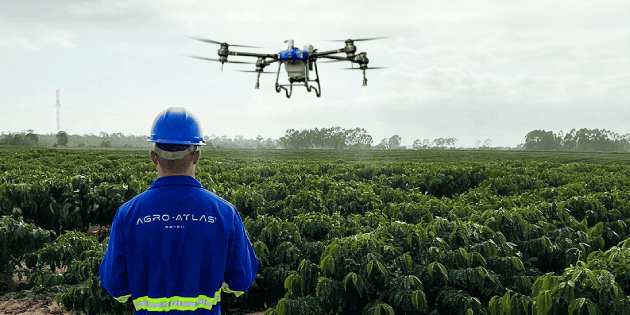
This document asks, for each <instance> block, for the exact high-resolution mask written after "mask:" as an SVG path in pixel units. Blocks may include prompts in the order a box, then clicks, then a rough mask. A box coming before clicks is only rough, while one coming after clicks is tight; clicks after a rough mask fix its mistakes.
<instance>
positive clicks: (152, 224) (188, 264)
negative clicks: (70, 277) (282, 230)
mask: <svg viewBox="0 0 630 315" xmlns="http://www.w3.org/2000/svg"><path fill="white" fill-rule="evenodd" d="M148 141H151V142H153V143H154V147H153V150H152V151H151V152H150V158H151V162H152V163H153V164H154V165H155V166H156V167H157V173H158V178H157V179H156V180H155V181H154V182H153V184H152V185H151V187H149V189H148V190H147V191H145V192H144V193H142V194H140V195H138V196H136V197H134V198H133V199H131V200H129V201H128V202H126V203H125V204H124V205H122V206H121V207H120V208H119V209H118V211H117V212H116V216H115V217H114V222H113V224H112V228H111V231H110V237H109V243H108V247H107V252H106V254H105V257H104V258H103V262H102V263H101V265H100V269H99V275H100V278H101V285H102V286H103V288H105V290H107V292H109V294H111V295H112V296H113V297H114V298H116V299H117V300H118V301H119V302H121V303H125V302H127V300H128V299H129V298H130V297H131V300H132V301H133V304H134V306H135V309H136V314H154V313H155V312H168V314H169V315H170V314H180V313H181V314H220V313H221V307H220V303H219V302H220V301H221V291H223V292H229V293H235V294H236V295H237V296H239V295H241V294H243V292H244V291H246V290H247V289H248V288H249V287H250V286H251V284H252V283H253V281H254V278H255V277H256V271H257V269H258V260H257V259H256V256H255V254H254V250H253V248H252V245H251V243H250V241H249V239H248V237H247V234H246V232H245V228H244V227H243V222H242V221H241V217H240V216H239V214H238V212H237V211H236V209H235V208H234V206H233V205H231V204H230V203H228V202H227V201H225V200H223V199H221V198H219V197H218V196H216V195H214V194H212V193H211V192H209V191H207V190H206V189H204V188H203V186H202V185H201V184H200V183H199V182H198V181H197V180H196V179H195V178H194V176H195V167H196V166H197V162H198V161H199V155H200V152H199V150H198V149H197V147H198V146H200V145H205V142H204V140H203V133H202V131H201V125H200V124H199V120H198V119H197V118H196V117H195V116H193V115H192V113H190V112H189V111H187V110H186V109H184V108H176V107H171V108H169V109H167V110H165V111H163V112H162V113H160V114H159V115H158V116H157V117H156V118H155V121H154V122H153V127H152V128H151V136H150V137H149V139H148Z"/></svg>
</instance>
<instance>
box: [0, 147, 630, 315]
mask: <svg viewBox="0 0 630 315" xmlns="http://www.w3.org/2000/svg"><path fill="white" fill-rule="evenodd" d="M230 154H236V155H240V156H241V157H238V156H237V157H232V156H230ZM256 154H257V155H255V154H253V153H250V152H249V151H248V152H245V151H243V152H241V151H229V152H228V151H225V152H224V151H213V152H212V154H208V155H211V156H209V157H206V156H205V154H202V159H201V160H200V162H199V165H198V167H197V172H196V178H197V179H198V180H199V182H200V183H201V184H202V185H204V187H205V188H207V189H208V190H210V191H213V192H214V193H216V194H217V195H219V196H221V197H222V198H224V199H226V200H227V201H229V202H231V203H232V204H234V205H235V206H236V207H237V209H238V210H239V212H240V214H241V216H242V218H243V222H244V225H245V228H246V230H247V232H248V235H249V237H250V240H251V242H252V245H253V247H254V250H255V252H256V255H257V257H258V259H259V261H260V267H259V270H258V276H257V278H256V281H255V283H254V285H253V286H252V288H251V289H250V290H249V291H248V292H247V293H246V294H245V295H243V296H242V297H239V298H237V299H228V298H227V297H226V299H225V300H224V302H223V303H226V306H227V307H224V308H223V309H224V310H226V311H227V312H230V309H232V310H233V309H236V308H239V307H243V308H246V307H248V305H249V307H250V309H251V307H252V306H254V305H255V307H256V308H258V309H261V308H266V309H267V310H266V312H265V313H266V314H278V315H287V314H370V315H372V314H390V315H391V314H493V315H494V314H554V315H555V314H563V315H564V314H628V312H629V311H628V310H630V298H629V296H630V271H629V270H630V240H629V238H630V226H629V224H630V166H628V163H627V161H625V160H623V159H621V156H619V155H617V156H614V157H613V156H601V155H596V154H592V155H580V154H577V153H575V154H570V155H565V156H561V155H550V154H547V153H544V154H543V153H540V155H539V157H540V160H542V161H534V160H535V157H536V156H532V155H531V153H528V154H530V155H523V154H521V153H500V152H497V153H479V154H478V153H475V152H472V151H471V152H465V151H464V152H461V153H460V152H454V151H453V152H443V153H441V155H439V156H437V155H436V156H434V155H435V154H436V153H434V152H427V153H422V152H408V153H405V152H403V153H401V152H391V153H388V154H389V155H388V156H382V155H378V154H382V153H373V155H370V154H371V153H370V154H368V153H360V154H359V153H357V154H358V155H357V156H355V157H354V158H352V156H350V155H343V154H341V153H333V152H328V153H327V154H329V155H331V156H333V157H332V158H331V157H327V156H326V155H323V154H319V153H317V152H315V153H311V152H293V153H291V152H290V151H287V152H285V151H279V152H276V153H270V152H258V153H256ZM0 156H1V157H2V159H0V160H1V161H2V162H0V171H2V172H1V173H0V215H2V216H3V217H2V220H1V221H0V238H1V240H2V246H3V247H2V259H3V261H2V263H3V264H2V265H3V266H9V267H10V268H8V269H6V268H5V269H6V270H4V274H5V278H6V277H7V276H10V275H12V273H13V272H14V270H13V269H12V268H14V267H13V266H15V265H18V264H19V263H21V262H24V263H25V264H26V266H27V267H28V269H27V270H21V271H20V272H22V273H24V274H26V275H28V282H29V283H28V285H27V286H25V288H28V287H32V288H34V287H43V288H45V287H52V286H62V287H64V288H68V289H63V290H61V291H60V292H59V293H58V294H57V297H56V300H57V301H58V302H59V303H60V304H61V305H62V306H63V307H64V309H66V310H74V311H76V312H78V313H86V314H98V313H125V312H130V311H133V307H132V306H130V305H129V304H126V305H123V304H119V303H118V302H116V301H115V300H114V299H113V298H111V297H110V296H109V295H108V294H107V292H105V291H104V290H103V289H102V288H101V287H100V282H99V281H100V280H99V278H98V267H99V265H100V262H101V260H102V257H103V255H104V253H105V250H106V246H107V239H106V240H105V241H103V242H99V241H98V240H97V239H96V238H94V237H92V236H86V235H85V234H84V233H85V232H86V231H87V230H88V228H89V227H91V226H108V225H110V224H111V221H112V219H113V217H114V214H115V212H116V210H117V209H118V207H120V205H122V204H123V203H124V202H126V201H127V200H129V199H131V198H132V197H133V196H135V195H136V194H138V193H141V192H143V191H145V190H146V189H147V188H148V187H149V185H151V183H152V182H153V181H154V180H155V178H156V177H157V174H156V172H155V167H154V166H153V165H152V164H151V163H150V162H149V161H148V158H147V155H146V152H142V153H127V152H125V153H116V152H108V153H104V152H95V151H81V152H72V151H56V150H22V151H19V150H18V151H6V150H0ZM244 156H246V157H244ZM336 156H341V157H343V158H336ZM471 156H476V157H477V158H472V159H471V158H470V157H471ZM560 158H565V159H567V160H573V161H575V160H583V161H588V162H589V163H575V162H571V163H563V162H562V161H561V160H559V159H560ZM361 159H362V160H361ZM388 159H389V160H388ZM419 159H426V160H427V161H424V160H422V161H419ZM615 159H617V160H615ZM545 160H546V161H545ZM414 161H416V162H414ZM600 161H601V163H600ZM617 161H619V162H617ZM51 165H59V167H54V168H53V167H51ZM5 262H6V263H5ZM57 268H62V269H64V270H65V272H63V273H57V272H56V271H57ZM265 305H266V306H265Z"/></svg>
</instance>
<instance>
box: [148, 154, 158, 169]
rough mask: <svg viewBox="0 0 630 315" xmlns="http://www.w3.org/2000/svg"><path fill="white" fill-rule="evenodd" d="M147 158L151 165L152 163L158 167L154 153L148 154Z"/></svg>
mask: <svg viewBox="0 0 630 315" xmlns="http://www.w3.org/2000/svg"><path fill="white" fill-rule="evenodd" d="M149 158H150V159H151V163H153V165H155V166H158V162H157V154H155V152H153V151H151V152H149Z"/></svg>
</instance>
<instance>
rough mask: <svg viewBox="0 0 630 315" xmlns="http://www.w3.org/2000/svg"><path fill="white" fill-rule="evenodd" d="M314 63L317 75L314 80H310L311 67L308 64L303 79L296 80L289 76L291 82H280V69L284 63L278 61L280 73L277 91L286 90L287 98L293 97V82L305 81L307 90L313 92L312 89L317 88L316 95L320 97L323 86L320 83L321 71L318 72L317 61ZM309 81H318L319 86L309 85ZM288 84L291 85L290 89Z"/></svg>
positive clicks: (277, 78)
mask: <svg viewBox="0 0 630 315" xmlns="http://www.w3.org/2000/svg"><path fill="white" fill-rule="evenodd" d="M314 65H315V76H316V78H315V79H314V80H309V77H308V71H309V67H308V66H307V67H304V78H303V79H297V80H295V79H291V78H289V84H279V83H278V80H280V69H281V68H282V63H278V75H277V76H276V92H277V93H280V91H282V90H284V92H285V93H286V96H287V98H291V94H292V93H293V83H294V82H304V87H306V91H308V92H311V90H315V95H317V97H320V96H321V95H322V87H321V85H320V84H319V73H318V72H317V63H315V62H314ZM309 82H317V87H314V86H312V85H311V86H309V85H308V83H309ZM286 86H288V87H289V89H288V90H287V88H286Z"/></svg>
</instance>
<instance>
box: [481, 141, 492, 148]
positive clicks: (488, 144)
mask: <svg viewBox="0 0 630 315" xmlns="http://www.w3.org/2000/svg"><path fill="white" fill-rule="evenodd" d="M483 146H484V148H489V147H491V146H492V140H491V139H486V141H484V142H483Z"/></svg>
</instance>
